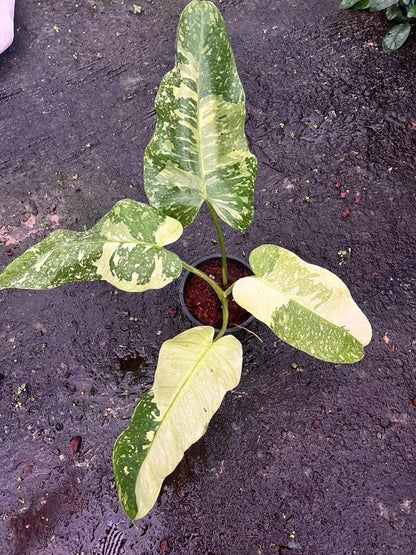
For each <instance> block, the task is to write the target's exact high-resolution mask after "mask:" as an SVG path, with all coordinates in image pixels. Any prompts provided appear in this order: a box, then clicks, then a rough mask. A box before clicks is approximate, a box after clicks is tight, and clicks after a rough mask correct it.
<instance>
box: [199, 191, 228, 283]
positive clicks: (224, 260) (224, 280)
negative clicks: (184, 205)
mask: <svg viewBox="0 0 416 555" xmlns="http://www.w3.org/2000/svg"><path fill="white" fill-rule="evenodd" d="M205 202H206V203H207V206H208V208H209V211H210V212H211V215H212V218H213V220H214V224H215V229H216V230H217V235H218V241H219V243H220V247H221V262H222V284H223V285H224V287H225V286H226V285H228V271H227V253H226V251H225V241H224V234H223V232H222V229H221V224H220V220H219V218H218V215H217V213H216V212H215V209H214V207H213V206H212V204H211V203H210V202H208V201H207V200H206V201H205Z"/></svg>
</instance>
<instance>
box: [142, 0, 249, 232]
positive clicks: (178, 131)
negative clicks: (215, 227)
mask: <svg viewBox="0 0 416 555" xmlns="http://www.w3.org/2000/svg"><path fill="white" fill-rule="evenodd" d="M156 112H157V117H158V119H157V125H156V131H155V134H154V136H153V138H152V140H151V142H150V144H149V146H148V147H147V149H146V152H145V157H144V184H145V190H146V193H147V196H148V198H149V202H150V204H152V205H153V206H156V207H157V208H160V209H161V210H163V212H165V213H166V214H169V215H170V216H172V217H174V218H176V219H178V220H179V221H180V222H181V223H182V225H183V226H184V227H186V226H189V225H190V224H191V223H192V222H193V220H194V219H195V217H196V215H197V214H198V211H199V209H200V207H201V205H202V203H203V202H204V201H207V202H209V203H210V204H211V205H212V206H213V208H214V209H215V211H216V213H217V214H218V216H219V217H220V218H221V219H222V220H223V221H224V222H226V223H227V224H228V225H230V226H231V227H233V228H235V229H238V230H240V231H243V230H245V229H247V228H248V227H249V226H250V224H251V222H252V220H253V214H254V203H253V191H254V184H255V180H256V174H257V160H256V158H255V156H253V155H252V154H251V153H250V152H249V150H248V147H247V140H246V137H245V134H244V123H245V117H246V112H245V98H244V91H243V88H242V86H241V82H240V79H239V77H238V73H237V68H236V65H235V61H234V56H233V53H232V50H231V46H230V42H229V39H228V35H227V30H226V28H225V24H224V20H223V18H222V16H221V14H220V12H219V11H218V9H217V8H216V7H215V6H214V4H212V3H211V2H201V1H199V0H194V1H193V2H191V3H190V4H189V5H188V6H187V7H186V8H185V10H184V12H183V14H182V17H181V20H180V23H179V28H178V35H177V43H176V65H175V67H174V69H173V70H172V71H170V72H169V73H168V74H167V75H166V76H165V77H164V79H163V81H162V83H161V85H160V88H159V92H158V94H157V98H156Z"/></svg>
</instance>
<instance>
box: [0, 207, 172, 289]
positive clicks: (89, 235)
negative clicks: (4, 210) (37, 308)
mask: <svg viewBox="0 0 416 555" xmlns="http://www.w3.org/2000/svg"><path fill="white" fill-rule="evenodd" d="M181 235H182V225H181V224H180V222H178V221H177V220H174V219H173V218H170V217H169V216H165V215H164V214H162V213H161V212H159V211H158V210H156V209H155V208H153V207H151V206H148V205H146V204H142V203H140V202H135V201H133V200H121V201H120V202H118V203H117V204H116V205H115V206H114V207H113V209H112V210H111V211H110V212H109V213H108V214H107V215H106V216H104V217H103V218H102V219H101V220H100V221H99V222H98V223H97V224H96V225H95V226H94V227H92V228H91V229H90V230H88V231H84V232H77V231H68V230H65V229H59V230H57V231H54V232H53V233H51V234H50V235H49V236H48V237H47V238H46V239H44V240H43V241H41V242H40V243H38V244H37V245H35V246H34V247H32V248H30V249H28V250H27V251H26V252H25V253H24V254H23V255H22V256H20V257H19V258H17V259H16V260H15V261H14V262H12V263H11V264H10V265H9V266H7V268H6V269H5V270H4V271H3V273H2V274H1V275H0V289H6V288H11V287H12V288H16V289H51V288H53V287H58V286H60V285H64V284H66V283H71V282H74V281H94V280H106V281H108V282H109V283H111V284H112V285H114V286H115V287H118V288H119V289H122V290H123V291H136V292H138V291H146V290H147V289H159V288H161V287H164V286H165V285H167V284H168V283H170V282H171V281H173V280H174V279H176V278H177V277H178V276H179V275H180V273H181V271H182V263H181V261H180V259H179V258H178V257H177V256H176V254H173V253H171V252H169V251H168V250H166V249H164V248H163V246H164V245H168V244H170V243H173V242H174V241H176V240H177V239H178V238H179V237H180V236H181Z"/></svg>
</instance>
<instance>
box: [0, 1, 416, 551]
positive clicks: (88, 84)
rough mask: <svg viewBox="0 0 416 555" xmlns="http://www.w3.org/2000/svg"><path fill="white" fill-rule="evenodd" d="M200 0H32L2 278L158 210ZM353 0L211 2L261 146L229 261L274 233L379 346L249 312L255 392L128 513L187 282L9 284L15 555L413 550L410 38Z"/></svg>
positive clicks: (22, 23)
mask: <svg viewBox="0 0 416 555" xmlns="http://www.w3.org/2000/svg"><path fill="white" fill-rule="evenodd" d="M185 3H186V2H185V0H177V1H173V0H169V1H166V0H164V1H161V0H155V1H153V2H152V1H148V0H143V2H142V3H141V6H142V12H141V13H140V14H134V13H132V12H133V4H132V3H131V2H128V1H124V2H121V1H111V0H106V1H102V0H95V1H93V0H78V2H75V0H73V1H69V0H68V1H59V0H56V1H54V2H47V1H40V2H32V1H29V0H21V1H19V2H17V7H16V28H17V32H16V39H15V42H14V44H13V46H12V47H11V48H10V49H9V50H8V51H7V52H5V53H4V54H2V55H1V56H0V177H1V203H0V218H1V220H0V237H1V246H0V267H1V268H3V267H5V266H6V265H7V264H8V263H9V262H10V261H12V260H14V259H15V258H16V257H17V256H18V255H20V254H22V253H23V252H24V250H25V249H26V248H27V247H29V246H30V245H32V244H34V243H35V242H37V241H39V240H40V239H42V238H43V237H45V236H46V235H47V234H48V233H49V232H50V231H51V230H53V229H56V228H60V227H62V228H69V229H73V230H83V229H84V226H87V227H90V226H91V225H93V224H94V223H95V222H96V221H97V220H98V219H99V218H100V217H101V216H102V215H103V214H104V213H105V212H106V211H108V210H109V209H110V208H111V207H112V206H113V204H114V203H115V202H116V201H117V200H119V199H121V198H126V197H128V198H133V199H135V200H138V201H145V200H146V199H145V195H144V192H143V183H142V159H143V152H144V148H145V146H146V145H147V143H148V141H149V140H150V138H151V135H152V133H153V128H154V125H155V112H154V108H153V102H154V97H155V94H156V90H157V88H158V85H159V83H160V81H161V79H162V77H163V75H164V74H165V73H166V72H167V71H168V70H169V69H170V68H171V67H172V65H173V60H174V41H175V31H176V26H177V23H178V19H179V15H180V12H181V10H182V8H183V7H184V6H185ZM337 3H338V0H334V1H332V0H331V1H329V0H326V1H322V0H311V1H309V2H308V1H306V0H305V1H296V2H295V1H289V0H263V1H262V2H259V1H258V0H238V1H237V0H223V1H222V2H219V3H218V6H219V7H220V9H221V11H222V13H223V15H224V18H225V20H226V24H227V27H228V30H229V34H230V38H231V42H232V45H233V49H234V53H235V57H236V61H237V66H238V68H239V72H240V76H241V79H242V81H243V84H244V87H245V91H246V96H247V134H248V138H249V144H250V148H251V149H252V151H253V152H254V153H255V154H256V155H257V157H258V159H259V175H258V183H257V190H256V197H255V202H256V218H255V222H254V224H253V226H252V228H251V229H250V230H249V231H248V232H247V233H246V234H244V235H241V234H239V233H237V232H234V231H233V230H231V229H226V230H225V235H226V240H227V243H228V245H229V252H230V254H232V255H236V256H239V257H242V256H244V255H248V253H249V252H250V251H251V250H252V249H253V248H254V247H256V246H257V245H259V244H264V243H276V244H278V245H281V246H283V247H286V248H289V249H291V250H293V251H294V252H296V253H297V254H298V255H300V256H302V257H303V258H304V259H306V260H307V261H308V262H312V263H315V264H318V265H321V266H324V267H326V268H328V269H329V270H331V271H333V272H335V273H336V274H337V275H338V276H339V277H340V278H341V279H343V280H344V281H345V282H346V283H347V285H348V286H349V288H350V290H351V292H352V294H353V296H354V298H355V299H356V301H357V302H358V304H359V305H360V307H361V308H362V309H363V310H364V312H365V313H366V314H367V316H368V318H369V319H370V321H371V323H372V326H373V332H374V334H373V340H372V342H371V344H370V345H369V346H368V347H367V348H366V356H365V358H364V359H363V360H362V361H361V362H359V363H357V364H355V365H352V366H342V365H341V366H334V365H333V364H329V363H323V362H319V361H317V360H314V359H312V358H310V357H308V356H307V355H304V354H302V353H300V352H298V351H296V350H294V349H292V348H291V347H289V346H287V345H285V344H283V343H282V342H281V341H280V340H278V339H277V338H276V337H275V336H273V334H272V333H271V332H270V331H269V330H268V329H267V328H266V327H264V326H263V325H261V324H260V323H256V324H254V325H253V327H252V330H253V331H254V332H255V333H256V334H257V335H258V336H259V337H260V338H261V339H262V340H263V342H260V341H259V340H258V339H257V338H256V337H255V336H254V335H250V334H243V335H242V336H241V339H242V341H243V343H244V351H245V358H244V367H243V377H242V380H241V383H240V385H239V386H238V387H237V388H236V389H235V390H234V391H232V392H231V393H229V394H228V395H227V396H226V398H225V400H224V402H223V404H222V406H221V408H220V410H219V411H218V413H217V414H216V415H215V417H214V418H213V420H212V423H211V425H210V427H209V429H208V431H207V433H206V435H205V436H204V437H203V438H202V439H201V440H200V441H199V442H198V443H197V444H196V445H194V446H193V447H192V448H191V449H190V450H189V451H188V452H187V453H186V456H185V458H184V460H183V461H182V463H181V464H180V465H179V466H178V468H177V469H176V470H175V472H174V473H173V474H172V475H171V476H170V477H169V478H168V479H167V480H166V481H165V484H164V487H163V490H162V493H161V495H160V497H159V499H158V501H157V503H156V505H155V507H154V509H153V510H152V511H151V513H150V514H149V515H148V516H147V517H145V518H144V519H143V520H141V521H138V522H137V523H136V526H133V525H132V523H131V522H130V521H129V520H128V518H127V517H126V516H125V515H124V513H123V511H122V510H121V509H120V507H119V503H118V499H117V493H116V491H115V487H114V477H113V474H112V466H111V454H112V447H113V444H114V441H115V439H116V438H117V436H118V435H119V434H120V433H121V432H122V430H124V429H125V428H126V426H127V425H128V422H129V418H130V415H131V413H132V410H133V407H134V406H135V404H136V402H137V400H138V399H139V398H140V396H141V395H142V394H143V392H144V391H146V390H147V389H148V388H149V387H150V386H151V384H152V381H153V375H154V370H155V366H156V362H157V355H158V350H159V348H160V345H161V344H162V342H163V341H165V340H166V339H168V338H170V337H172V336H173V335H175V334H177V333H179V332H181V331H183V330H185V329H186V328H187V327H188V326H189V324H188V323H187V321H186V319H185V318H184V316H183V315H182V313H181V310H180V304H179V300H178V298H177V287H178V285H177V283H173V284H171V285H170V286H169V287H167V288H165V289H164V290H162V291H159V292H147V293H144V294H127V293H123V292H121V291H115V290H114V288H113V287H111V286H110V285H108V284H106V283H104V282H97V283H89V284H74V285H69V286H66V287H63V288H60V289H56V290H52V291H48V292H30V291H2V292H1V294H0V318H1V320H0V326H1V327H0V336H1V349H0V384H1V389H0V395H1V400H0V421H1V440H0V441H1V443H0V449H1V455H0V456H1V469H2V471H1V473H0V517H1V518H0V552H1V554H2V555H28V554H30V555H32V554H36V555H76V554H81V553H82V554H86V555H91V554H94V553H98V554H103V553H109V552H110V551H109V550H108V549H109V548H108V542H109V538H110V537H111V538H112V539H113V540H117V541H118V542H119V544H121V545H122V547H121V548H120V547H114V549H113V551H112V552H111V553H112V555H114V554H117V555H118V554H119V553H125V554H126V555H130V554H149V555H150V554H162V553H169V554H175V555H192V554H204V555H258V554H260V555H261V554H264V555H269V554H274V553H279V554H281V555H283V554H284V555H287V554H289V553H293V554H296V553H299V554H300V555H301V554H304V555H353V554H357V555H412V554H414V553H415V552H416V547H415V546H416V543H415V537H416V536H415V533H416V518H415V514H416V406H414V404H412V399H414V398H416V364H415V350H416V300H415V278H416V271H415V254H416V253H415V250H416V247H415V235H416V219H415V213H416V198H415V190H416V163H415V159H416V129H415V127H416V104H415V98H416V72H415V53H416V41H415V38H414V37H413V38H411V39H410V40H409V41H408V42H407V43H406V45H405V46H404V47H403V48H401V49H400V50H399V51H398V53H396V54H394V55H391V56H388V55H385V54H383V52H382V50H381V46H380V44H381V40H382V37H383V36H384V34H385V33H386V31H387V30H388V27H389V23H388V22H387V21H386V20H385V19H384V18H383V16H382V15H381V14H368V13H353V12H340V11H338V9H337ZM336 182H339V183H340V185H341V188H340V189H336V188H335V187H334V185H335V183H336ZM341 192H343V193H346V195H345V198H341V195H340V193H341ZM356 197H358V198H359V202H357V203H355V202H354V201H355V199H356ZM349 206H354V208H355V210H354V211H353V212H352V213H351V214H350V215H349V216H348V217H347V218H343V217H342V214H343V213H344V212H346V211H347V209H348V207H349ZM197 224H199V225H196V226H193V227H192V228H191V230H187V231H186V232H185V234H184V235H183V237H182V238H181V239H180V240H179V241H178V242H177V243H176V244H175V246H174V247H175V249H174V250H175V251H176V252H177V253H178V254H179V255H180V256H181V257H183V258H184V259H185V260H186V261H188V262H192V261H193V260H196V259H199V258H201V257H202V256H205V255H208V254H212V253H216V252H217V247H216V246H215V245H214V244H213V243H212V239H215V232H214V229H213V227H212V225H211V222H210V220H209V217H208V215H207V214H206V213H202V214H201V215H200V216H199V217H198V222H197ZM292 363H296V364H297V365H298V368H297V369H294V368H292ZM415 404H416V401H415ZM74 438H77V439H74ZM80 438H81V443H80ZM75 451H77V452H75ZM105 542H107V547H106V543H105ZM105 549H107V551H105Z"/></svg>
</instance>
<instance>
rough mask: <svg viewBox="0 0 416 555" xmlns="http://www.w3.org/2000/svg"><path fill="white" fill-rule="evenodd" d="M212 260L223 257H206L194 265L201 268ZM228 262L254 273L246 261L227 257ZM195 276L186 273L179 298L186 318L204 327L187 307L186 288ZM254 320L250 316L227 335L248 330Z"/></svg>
mask: <svg viewBox="0 0 416 555" xmlns="http://www.w3.org/2000/svg"><path fill="white" fill-rule="evenodd" d="M210 260H221V256H205V257H204V258H201V259H199V260H198V261H197V262H196V263H195V264H194V267H195V268H199V266H201V265H202V264H204V263H205V262H208V261H210ZM227 260H229V261H232V262H237V263H238V264H241V265H242V266H245V268H247V270H248V271H249V272H250V274H252V273H253V272H252V270H251V268H250V265H249V264H248V262H246V261H245V260H241V258H236V257H235V256H227ZM194 275H195V274H193V273H191V272H188V271H186V272H185V274H184V276H183V278H182V280H181V282H180V284H179V298H180V301H181V306H182V310H183V312H184V314H185V315H186V317H187V318H188V319H189V320H190V321H191V322H192V324H193V325H194V326H204V325H206V324H203V323H202V322H200V321H199V320H198V319H197V318H195V316H194V315H193V314H191V312H190V311H189V309H188V307H187V306H186V303H185V298H184V291H185V287H186V285H187V283H188V281H189V280H190V279H191V277H192V276H194ZM253 320H254V316H252V315H251V314H250V316H249V317H248V318H247V320H245V321H244V322H243V323H242V324H241V325H239V326H233V327H231V328H227V331H226V332H225V333H226V334H230V333H231V334H235V333H237V332H239V331H241V328H247V327H248V326H249V325H250V324H251V322H252V321H253ZM215 332H216V333H219V332H220V329H219V328H215Z"/></svg>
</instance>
